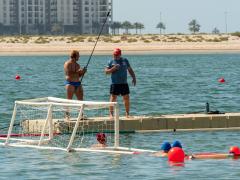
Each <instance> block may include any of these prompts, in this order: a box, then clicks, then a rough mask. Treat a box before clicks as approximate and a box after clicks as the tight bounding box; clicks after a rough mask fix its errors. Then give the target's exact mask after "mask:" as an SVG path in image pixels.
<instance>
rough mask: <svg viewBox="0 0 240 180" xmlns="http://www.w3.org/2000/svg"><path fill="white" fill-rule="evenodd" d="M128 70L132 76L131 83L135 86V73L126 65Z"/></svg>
mask: <svg viewBox="0 0 240 180" xmlns="http://www.w3.org/2000/svg"><path fill="white" fill-rule="evenodd" d="M128 72H129V74H130V75H131V77H132V83H133V85H134V86H136V84H137V80H136V76H135V73H134V71H133V69H132V68H131V67H130V66H129V67H128Z"/></svg>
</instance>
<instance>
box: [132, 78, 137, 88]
mask: <svg viewBox="0 0 240 180" xmlns="http://www.w3.org/2000/svg"><path fill="white" fill-rule="evenodd" d="M132 84H133V85H134V86H136V84H137V81H136V78H133V79H132Z"/></svg>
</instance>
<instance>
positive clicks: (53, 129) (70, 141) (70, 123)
mask: <svg viewBox="0 0 240 180" xmlns="http://www.w3.org/2000/svg"><path fill="white" fill-rule="evenodd" d="M109 108H111V109H112V110H113V112H114V114H113V117H112V118H110V116H109ZM99 134H104V135H105V136H106V142H107V143H106V144H107V146H99V142H98V140H97V138H96V136H98V135H99ZM0 145H4V146H14V147H28V148H38V149H58V150H64V151H68V152H69V151H89V152H109V153H123V154H134V153H135V152H136V151H139V152H145V151H146V152H153V151H151V150H143V149H135V148H130V147H121V146H120V134H119V107H118V104H117V103H116V102H93V101H77V100H67V99H61V98H55V97H46V98H37V99H30V100H22V101H15V105H14V110H13V114H12V119H11V122H10V125H9V128H8V131H7V132H6V134H0ZM100 145H101V144H100Z"/></svg>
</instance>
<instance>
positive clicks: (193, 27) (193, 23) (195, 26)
mask: <svg viewBox="0 0 240 180" xmlns="http://www.w3.org/2000/svg"><path fill="white" fill-rule="evenodd" d="M188 26H189V30H190V31H191V32H193V34H195V33H196V32H199V30H200V25H199V24H198V22H197V21H196V20H195V19H193V20H192V21H191V22H190V23H189V24H188Z"/></svg>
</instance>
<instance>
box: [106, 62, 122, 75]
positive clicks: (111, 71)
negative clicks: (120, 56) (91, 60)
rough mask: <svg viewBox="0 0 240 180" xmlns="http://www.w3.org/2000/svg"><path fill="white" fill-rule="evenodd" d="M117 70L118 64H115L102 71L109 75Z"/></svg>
mask: <svg viewBox="0 0 240 180" xmlns="http://www.w3.org/2000/svg"><path fill="white" fill-rule="evenodd" d="M118 69H119V64H116V65H114V66H113V67H111V68H109V67H106V68H105V70H104V71H105V73H106V74H111V73H113V72H115V71H117V70H118Z"/></svg>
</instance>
